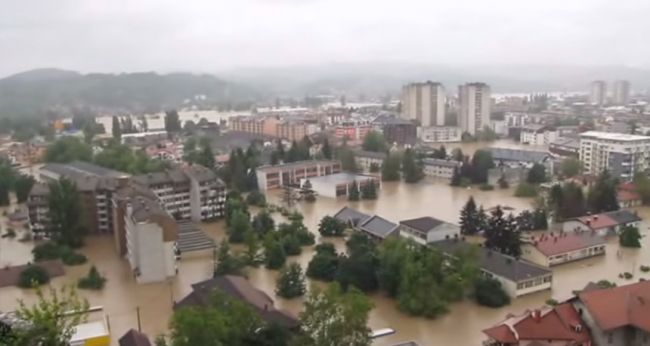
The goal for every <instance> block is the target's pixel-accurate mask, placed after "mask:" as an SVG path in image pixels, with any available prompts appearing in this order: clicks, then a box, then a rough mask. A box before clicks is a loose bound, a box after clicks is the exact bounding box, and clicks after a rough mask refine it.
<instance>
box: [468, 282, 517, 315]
mask: <svg viewBox="0 0 650 346" xmlns="http://www.w3.org/2000/svg"><path fill="white" fill-rule="evenodd" d="M474 297H475V298H476V302H477V303H479V304H480V305H483V306H489V307H491V308H498V307H502V306H504V305H508V304H510V296H508V294H507V293H506V292H505V291H504V290H503V288H502V287H501V283H500V282H499V281H496V280H494V279H490V278H479V279H477V280H476V282H475V283H474Z"/></svg>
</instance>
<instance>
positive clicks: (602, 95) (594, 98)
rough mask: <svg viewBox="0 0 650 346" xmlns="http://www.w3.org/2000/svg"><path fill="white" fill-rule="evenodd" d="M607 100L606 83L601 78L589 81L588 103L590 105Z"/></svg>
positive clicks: (601, 103) (599, 103) (603, 102)
mask: <svg viewBox="0 0 650 346" xmlns="http://www.w3.org/2000/svg"><path fill="white" fill-rule="evenodd" d="M606 100H607V83H605V81H602V80H596V81H593V82H591V85H590V88H589V103H591V104H592V105H599V106H601V105H604V104H605V101H606Z"/></svg>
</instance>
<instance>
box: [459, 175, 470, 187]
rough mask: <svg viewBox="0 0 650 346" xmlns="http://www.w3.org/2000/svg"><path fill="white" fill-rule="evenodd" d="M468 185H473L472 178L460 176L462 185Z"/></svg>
mask: <svg viewBox="0 0 650 346" xmlns="http://www.w3.org/2000/svg"><path fill="white" fill-rule="evenodd" d="M468 186H472V179H470V178H466V177H463V178H460V187H468Z"/></svg>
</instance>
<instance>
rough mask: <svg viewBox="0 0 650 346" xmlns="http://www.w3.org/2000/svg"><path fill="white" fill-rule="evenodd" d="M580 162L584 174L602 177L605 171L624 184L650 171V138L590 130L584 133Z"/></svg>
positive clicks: (581, 135) (581, 137)
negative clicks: (639, 174) (635, 176)
mask: <svg viewBox="0 0 650 346" xmlns="http://www.w3.org/2000/svg"><path fill="white" fill-rule="evenodd" d="M579 155H580V161H582V163H583V165H584V172H585V173H587V174H591V175H598V174H600V173H601V172H602V171H603V170H608V171H609V173H610V174H611V175H612V176H614V177H617V178H619V179H621V180H623V181H630V180H632V179H634V174H635V173H637V172H647V170H648V168H650V137H648V136H639V135H630V134H627V133H609V132H596V131H587V132H583V133H581V134H580V151H579Z"/></svg>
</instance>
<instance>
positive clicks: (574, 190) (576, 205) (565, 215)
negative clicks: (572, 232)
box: [548, 182, 586, 221]
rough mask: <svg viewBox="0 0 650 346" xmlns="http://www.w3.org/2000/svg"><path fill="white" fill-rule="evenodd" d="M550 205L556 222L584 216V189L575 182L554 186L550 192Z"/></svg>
mask: <svg viewBox="0 0 650 346" xmlns="http://www.w3.org/2000/svg"><path fill="white" fill-rule="evenodd" d="M548 205H549V209H550V210H551V211H552V213H553V216H554V217H555V220H556V221H562V220H565V219H570V218H573V217H578V216H582V215H584V214H585V212H586V203H585V198H584V194H583V193H582V188H581V187H580V186H578V185H577V184H575V183H573V182H569V183H566V184H564V185H560V184H555V185H553V187H551V191H550V192H549V196H548Z"/></svg>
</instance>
